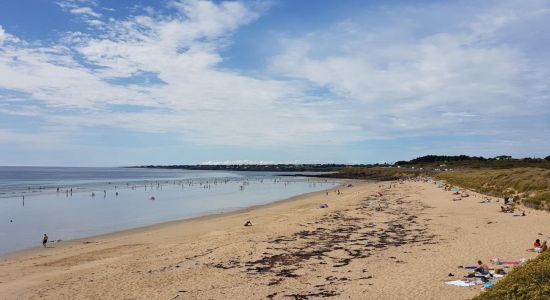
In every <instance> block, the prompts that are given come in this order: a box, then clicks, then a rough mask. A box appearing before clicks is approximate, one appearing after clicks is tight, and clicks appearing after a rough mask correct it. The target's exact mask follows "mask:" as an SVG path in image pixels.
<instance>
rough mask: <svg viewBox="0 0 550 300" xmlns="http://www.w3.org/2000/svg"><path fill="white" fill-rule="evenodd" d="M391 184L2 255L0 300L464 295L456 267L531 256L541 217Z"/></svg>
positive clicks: (358, 185)
mask: <svg viewBox="0 0 550 300" xmlns="http://www.w3.org/2000/svg"><path fill="white" fill-rule="evenodd" d="M393 184H394V187H392V188H389V186H390V183H387V182H386V183H366V182H354V183H353V187H346V188H340V191H341V192H343V194H342V195H337V193H336V189H333V190H331V191H330V192H329V195H328V196H327V195H326V194H325V192H319V193H312V194H308V195H304V196H300V197H295V198H293V199H290V200H287V201H281V202H278V203H275V204H270V205H265V206H260V207H256V208H252V209H248V210H243V211H239V212H234V213H228V214H221V215H214V216H208V217H202V218H196V219H193V220H186V221H178V222H170V223H166V224H161V225H155V226H150V227H146V228H142V229H136V230H130V231H125V232H121V233H117V234H111V235H104V236H98V237H94V238H89V239H83V240H78V241H71V242H63V243H60V244H58V243H52V244H51V245H50V248H47V249H33V250H30V251H26V252H21V253H17V254H14V255H10V256H5V257H2V258H1V259H0V298H1V299H41V298H45V299H99V298H101V299H314V298H333V299H380V298H385V299H468V298H471V297H472V296H474V295H476V294H478V293H480V287H478V286H477V287H454V286H448V285H446V284H444V282H445V281H448V280H456V279H459V278H461V277H462V276H463V275H465V274H466V271H465V270H464V269H460V268H458V266H460V265H473V264H474V263H475V262H476V261H477V260H478V259H481V260H483V261H487V262H488V261H489V260H490V259H491V258H494V257H498V258H500V259H501V260H517V259H520V258H523V257H525V258H533V257H535V255H536V254H535V253H531V252H527V251H526V250H525V249H527V248H529V247H530V245H532V243H533V241H534V239H536V238H540V239H541V240H544V239H546V238H547V237H548V236H549V235H550V232H549V230H550V229H549V228H550V218H549V216H550V215H549V214H548V213H546V212H541V211H534V210H527V216H525V217H513V216H512V215H511V214H504V213H499V212H498V211H499V208H500V204H501V203H496V202H494V201H495V200H494V199H493V201H492V202H491V203H479V202H480V201H481V200H482V199H483V198H484V197H482V196H481V195H476V194H474V193H471V195H472V196H470V197H468V198H463V199H462V200H461V201H452V199H453V198H456V196H453V195H451V193H450V192H445V191H443V190H442V189H438V188H436V186H435V185H433V184H430V183H419V182H418V183H417V182H409V183H404V184H396V183H393ZM377 192H381V193H382V194H383V195H382V196H375V195H376V193H377ZM323 203H327V204H328V206H329V207H328V208H319V206H320V205H321V204H323ZM246 220H251V221H252V223H253V226H249V227H244V226H243V224H244V222H245V221H246ZM544 230H547V231H544ZM539 233H540V234H541V235H539ZM4 242H6V241H4ZM449 273H453V274H454V275H455V276H454V277H449V276H448V274H449Z"/></svg>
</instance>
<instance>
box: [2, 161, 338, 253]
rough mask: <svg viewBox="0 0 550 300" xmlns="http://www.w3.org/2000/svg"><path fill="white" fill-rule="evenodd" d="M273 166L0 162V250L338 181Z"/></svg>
mask: <svg viewBox="0 0 550 300" xmlns="http://www.w3.org/2000/svg"><path fill="white" fill-rule="evenodd" d="M279 174H281V173H270V172H221V171H191V170H159V169H129V168H55V167H0V240H1V241H2V243H0V254H5V253H8V252H12V251H17V250H22V249H25V248H30V247H35V246H40V245H41V239H42V235H43V234H44V233H47V234H48V236H49V237H50V240H70V239H76V238H83V237H87V236H93V235H98V234H104V233H110V232H115V231H120V230H125V229H130V228H136V227H140V226H145V225H151V224H157V223H161V222H166V221H172V220H178V219H185V218H191V217H196V216H200V215H206V214H212V213H219V212H226V211H231V210H236V209H240V208H245V207H250V206H254V205H260V204H266V203H269V202H273V201H277V200H282V199H285V198H288V197H292V196H296V195H299V194H303V193H308V192H314V191H320V190H324V189H329V188H332V187H334V186H336V185H337V184H338V182H337V181H327V180H324V179H322V180H321V179H312V178H300V177H280V176H277V175H279Z"/></svg>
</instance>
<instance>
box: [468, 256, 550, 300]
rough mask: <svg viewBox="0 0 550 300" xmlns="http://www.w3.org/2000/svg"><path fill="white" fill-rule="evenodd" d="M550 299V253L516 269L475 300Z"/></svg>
mask: <svg viewBox="0 0 550 300" xmlns="http://www.w3.org/2000/svg"><path fill="white" fill-rule="evenodd" d="M501 299H521V300H528V299H529V300H538V299H540V300H542V299H550V251H546V252H545V253H543V254H541V255H539V256H538V257H537V258H536V259H533V260H531V261H529V262H527V263H526V264H525V265H523V266H519V267H516V268H515V269H514V270H513V271H512V272H510V274H508V275H506V277H505V278H503V279H502V280H501V281H499V282H498V283H497V284H496V285H495V286H494V287H492V288H491V289H489V290H488V291H487V292H485V293H483V294H481V295H479V296H477V297H475V298H474V299H473V300H501Z"/></svg>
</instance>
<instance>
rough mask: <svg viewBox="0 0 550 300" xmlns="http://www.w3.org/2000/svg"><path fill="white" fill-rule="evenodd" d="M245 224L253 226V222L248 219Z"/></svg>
mask: <svg viewBox="0 0 550 300" xmlns="http://www.w3.org/2000/svg"><path fill="white" fill-rule="evenodd" d="M244 226H247V227H248V226H252V222H250V220H247V221H246V223H244Z"/></svg>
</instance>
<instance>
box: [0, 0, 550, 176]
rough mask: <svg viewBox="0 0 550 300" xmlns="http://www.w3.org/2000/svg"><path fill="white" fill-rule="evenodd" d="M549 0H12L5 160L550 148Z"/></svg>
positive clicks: (3, 17) (548, 151)
mask: <svg viewBox="0 0 550 300" xmlns="http://www.w3.org/2000/svg"><path fill="white" fill-rule="evenodd" d="M548 28H550V2H548V1H546V0H522V1H510V0H498V1H435V0H434V1H427V0H426V1H393V0H390V1H374V0H373V1H352V0H343V1H330V0H315V1H314V0H301V1H293V0H287V1H283V0H281V1H277V0H273V1H269V0H266V1H262V0H257V1H200V0H168V1H153V0H140V1H134V0H132V1H130V0H117V1H107V0H58V1H56V0H18V1H11V0H0V165H41V166H127V165H145V164H195V163H234V162H245V163H260V162H261V163H326V162H335V163H376V162H394V161H397V160H403V159H412V158H415V157H418V156H422V155H427V154H442V155H443V154H444V155H458V154H466V155H476V156H477V155H482V156H486V157H492V156H497V155H512V156H514V157H533V156H536V157H545V156H547V155H550V34H549V33H548Z"/></svg>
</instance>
